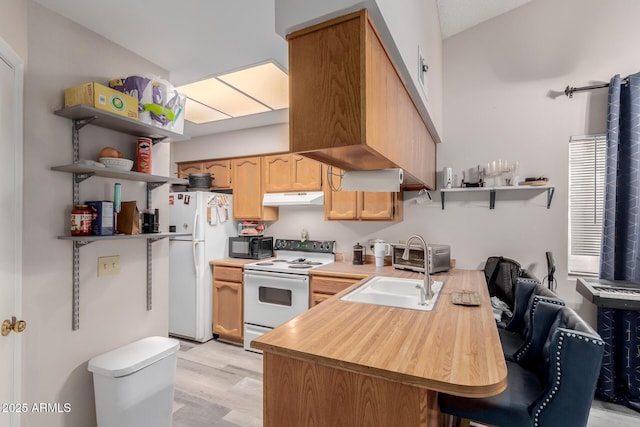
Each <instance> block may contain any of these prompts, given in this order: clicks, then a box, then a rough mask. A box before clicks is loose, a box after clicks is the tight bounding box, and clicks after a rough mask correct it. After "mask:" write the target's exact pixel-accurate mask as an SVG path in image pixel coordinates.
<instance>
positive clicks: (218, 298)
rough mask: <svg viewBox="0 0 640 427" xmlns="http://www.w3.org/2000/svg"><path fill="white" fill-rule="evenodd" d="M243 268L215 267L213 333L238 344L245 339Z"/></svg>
mask: <svg viewBox="0 0 640 427" xmlns="http://www.w3.org/2000/svg"><path fill="white" fill-rule="evenodd" d="M243 293H244V292H243V283H242V267H228V266H220V265H216V266H214V267H213V333H214V334H217V335H219V336H220V337H221V338H223V339H225V340H229V341H234V342H238V343H242V342H243V338H244V333H243V332H244V303H243V301H244V298H243V296H244V295H243Z"/></svg>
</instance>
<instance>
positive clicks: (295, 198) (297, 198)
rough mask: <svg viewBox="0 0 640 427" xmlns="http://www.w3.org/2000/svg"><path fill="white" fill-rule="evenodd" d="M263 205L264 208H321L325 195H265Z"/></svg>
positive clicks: (312, 192)
mask: <svg viewBox="0 0 640 427" xmlns="http://www.w3.org/2000/svg"><path fill="white" fill-rule="evenodd" d="M262 204H263V205H264V206H314V205H316V206H319V205H322V204H324V193H323V192H322V191H306V192H301V193H265V195H264V198H263V199H262Z"/></svg>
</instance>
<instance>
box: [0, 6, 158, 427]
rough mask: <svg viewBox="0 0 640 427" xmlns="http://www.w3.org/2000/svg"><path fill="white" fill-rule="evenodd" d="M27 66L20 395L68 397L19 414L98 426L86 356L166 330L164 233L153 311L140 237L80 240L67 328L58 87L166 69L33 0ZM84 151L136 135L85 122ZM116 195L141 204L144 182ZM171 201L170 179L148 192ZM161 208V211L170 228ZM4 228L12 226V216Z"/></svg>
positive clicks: (103, 185)
mask: <svg viewBox="0 0 640 427" xmlns="http://www.w3.org/2000/svg"><path fill="white" fill-rule="evenodd" d="M28 38H29V68H28V71H27V74H26V79H25V88H26V94H25V111H26V112H25V147H24V151H25V153H24V159H25V164H24V173H25V180H24V203H25V218H24V226H25V230H24V248H23V249H24V253H23V262H24V267H23V273H24V278H23V298H22V299H23V304H24V310H23V313H24V318H25V320H26V321H27V323H28V328H27V330H26V331H25V333H24V334H23V345H24V350H23V396H22V401H24V402H47V403H56V402H58V403H70V405H71V412H70V413H68V414H58V413H49V414H39V413H28V414H24V415H23V421H22V425H24V426H30V427H37V426H43V427H44V426H46V427H58V426H60V427H61V426H65V427H76V426H77V427H91V426H95V411H94V394H93V383H92V378H91V375H90V373H89V372H87V362H88V360H89V359H91V358H92V357H94V356H96V355H98V354H100V353H103V352H105V351H108V350H111V349H113V348H116V347H119V346H121V345H124V344H126V343H129V342H131V341H134V340H136V339H139V338H142V337H145V336H149V335H166V333H167V328H168V325H167V319H168V302H167V296H168V282H167V276H168V269H167V264H168V263H167V258H168V242H167V241H164V240H163V241H160V242H156V243H154V244H153V251H154V258H153V259H154V263H153V277H154V280H153V310H151V311H147V310H146V243H145V241H144V240H142V239H140V240H133V241H124V242H95V243H92V244H90V245H87V246H84V247H82V248H81V249H80V329H79V330H77V331H72V329H71V302H72V301H71V300H72V298H71V295H72V294H71V292H72V286H71V285H72V244H71V243H70V242H68V241H62V240H58V239H57V237H56V236H59V235H64V234H68V227H69V213H70V209H71V205H72V200H73V199H72V191H71V189H72V175H71V174H66V173H62V172H54V171H51V170H50V167H51V166H54V165H60V164H66V163H69V162H70V161H71V160H72V145H71V121H70V120H67V119H64V118H61V117H58V116H55V115H54V114H53V111H54V110H56V109H58V108H60V107H61V106H62V104H63V90H64V88H66V87H70V86H73V85H76V84H80V83H84V82H87V81H91V80H96V81H102V82H106V81H108V80H109V79H110V78H113V77H115V76H126V75H130V74H139V73H145V72H149V73H153V74H156V75H160V76H166V74H167V73H166V71H165V70H162V69H160V68H158V67H157V66H154V65H153V64H151V63H149V62H148V61H146V60H143V59H141V58H140V57H138V56H136V55H134V54H132V53H131V52H129V51H127V50H124V49H123V48H122V47H119V46H117V45H115V44H113V43H111V42H109V41H107V40H105V39H103V38H101V37H99V36H97V35H96V34H95V33H93V32H92V31H90V30H88V29H86V28H83V27H80V26H78V25H77V24H75V23H73V22H71V21H69V20H67V19H65V18H63V17H61V16H59V15H57V14H54V13H52V12H50V11H48V10H47V9H45V8H43V7H42V6H40V5H39V4H36V3H34V2H29V9H28ZM80 138H81V147H80V157H81V158H89V159H95V158H96V157H97V155H98V153H99V151H100V149H101V148H102V147H104V146H114V147H116V148H118V149H119V150H120V151H122V152H123V153H124V154H125V157H128V158H132V156H133V155H134V154H135V138H134V137H131V136H127V135H122V134H119V133H117V132H113V131H109V130H106V129H101V128H98V127H95V126H87V127H85V128H83V129H81V130H80ZM153 173H154V174H159V175H166V174H168V173H169V145H168V144H158V145H156V146H155V147H154V152H153ZM121 182H122V185H123V190H122V194H123V200H137V201H138V204H139V206H141V207H144V205H145V190H144V189H145V185H144V184H143V183H137V182H126V181H121ZM113 183H114V180H110V179H103V178H90V179H89V180H87V181H84V182H83V183H82V184H81V192H80V197H81V199H82V200H91V199H93V200H96V199H98V200H100V199H107V200H111V199H112V191H113V190H112V188H113ZM153 197H154V200H155V202H156V203H161V202H163V201H164V200H167V197H168V188H166V186H164V187H161V188H159V189H157V190H154V193H153ZM167 211H168V209H163V210H162V211H161V227H163V228H162V229H164V230H167V227H168V225H167V224H168V222H167V218H168V212H167ZM7 226H10V225H7ZM107 255H120V259H121V273H120V274H119V275H117V276H111V277H101V278H98V277H96V268H97V257H98V256H107Z"/></svg>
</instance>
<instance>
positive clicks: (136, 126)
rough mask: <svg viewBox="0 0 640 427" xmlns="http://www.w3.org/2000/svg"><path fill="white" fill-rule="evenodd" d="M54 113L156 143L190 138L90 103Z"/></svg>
mask: <svg viewBox="0 0 640 427" xmlns="http://www.w3.org/2000/svg"><path fill="white" fill-rule="evenodd" d="M54 114H55V115H57V116H61V117H65V118H67V119H71V120H74V121H76V122H81V124H83V125H84V124H88V123H91V124H92V125H94V126H99V127H103V128H107V129H112V130H116V131H118V132H122V133H126V134H129V135H133V136H146V137H148V138H151V139H152V140H153V142H154V144H155V143H156V142H159V141H162V140H164V139H167V138H168V139H170V140H171V141H186V140H188V139H190V138H189V137H188V136H186V135H182V134H179V133H176V132H172V131H170V130H167V129H162V128H159V127H157V126H153V125H148V124H146V123H142V122H139V121H137V120H132V119H129V118H127V117H123V116H119V115H118V114H114V113H110V112H108V111H104V110H100V109H98V108H94V107H90V106H88V105H82V104H80V105H74V106H73V107H66V108H61V109H60V110H57V111H54Z"/></svg>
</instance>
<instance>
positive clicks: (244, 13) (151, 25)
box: [34, 0, 531, 136]
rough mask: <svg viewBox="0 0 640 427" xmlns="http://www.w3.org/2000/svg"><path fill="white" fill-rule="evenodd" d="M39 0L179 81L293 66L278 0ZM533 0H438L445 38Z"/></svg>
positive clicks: (268, 119) (248, 122) (274, 115)
mask: <svg viewBox="0 0 640 427" xmlns="http://www.w3.org/2000/svg"><path fill="white" fill-rule="evenodd" d="M34 1H36V2H37V3H40V4H42V5H43V6H45V7H47V8H48V9H51V10H53V11H55V12H57V13H59V14H61V15H63V16H65V17H67V18H69V19H70V20H72V21H75V22H77V23H78V24H80V25H82V26H83V27H86V28H89V29H91V30H93V31H95V32H96V33H98V34H100V35H101V36H103V37H105V38H107V39H109V40H111V41H113V42H114V43H117V44H119V45H121V46H125V47H126V48H127V49H129V50H131V51H132V52H135V53H136V54H138V55H140V56H142V57H143V58H145V59H147V60H149V61H151V62H153V63H154V64H157V65H158V66H160V67H162V68H164V69H166V70H167V71H169V74H170V75H169V77H170V81H171V83H173V84H174V85H176V86H178V85H182V84H186V83H192V82H194V81H197V80H200V79H203V78H206V77H211V76H213V75H217V74H221V73H224V72H229V71H233V70H237V69H240V68H244V67H247V66H249V65H252V64H257V63H262V62H266V61H275V62H277V63H278V64H280V65H282V66H283V67H284V68H285V69H286V68H287V44H286V42H285V40H284V39H283V38H282V37H280V36H279V35H278V34H276V32H275V26H274V23H275V12H274V1H275V0H241V1H212V0H182V1H180V2H177V3H176V2H175V1H170V0H154V1H153V2H151V3H150V2H143V1H131V0H109V1H102V0H34ZM529 1H531V0H437V2H438V9H439V15H440V25H441V28H442V35H443V38H446V37H450V36H452V35H454V34H457V33H459V32H461V31H464V30H465V29H468V28H470V27H472V26H474V25H477V24H479V23H481V22H484V21H486V20H489V19H491V18H493V17H495V16H498V15H500V14H502V13H505V12H507V11H509V10H511V9H514V8H516V7H519V6H521V5H523V4H525V3H528V2H529ZM176 4H177V5H179V12H177V11H176V10H175V5H176ZM114 23H117V24H114ZM287 121H288V113H287V110H286V109H285V110H276V111H271V112H267V113H260V114H254V115H252V116H245V117H239V118H233V119H228V120H221V121H217V122H213V123H206V124H201V125H194V124H192V123H189V122H187V123H186V124H185V133H186V134H188V135H191V136H200V135H206V134H211V133H216V132H225V131H230V130H235V129H242V128H247V127H256V126H264V125H268V124H273V123H285V122H287Z"/></svg>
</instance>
